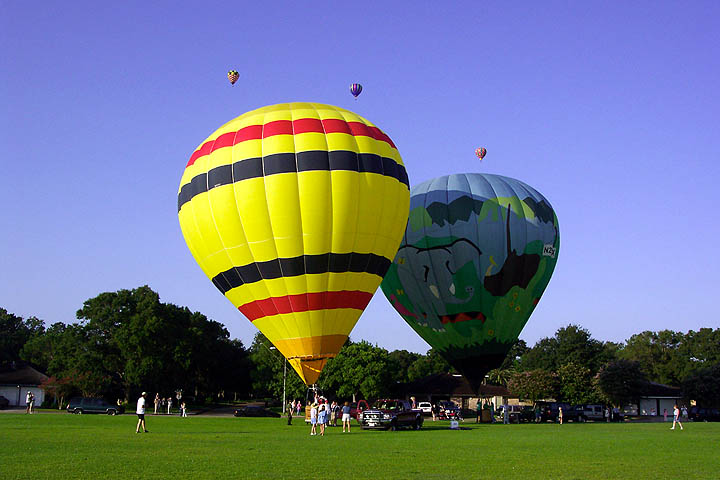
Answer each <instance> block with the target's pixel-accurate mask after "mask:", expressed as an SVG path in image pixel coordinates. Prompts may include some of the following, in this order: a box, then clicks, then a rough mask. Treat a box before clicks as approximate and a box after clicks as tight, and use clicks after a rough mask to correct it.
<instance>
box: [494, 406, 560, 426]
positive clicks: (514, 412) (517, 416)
mask: <svg viewBox="0 0 720 480" xmlns="http://www.w3.org/2000/svg"><path fill="white" fill-rule="evenodd" d="M507 407H508V421H509V422H510V423H520V422H534V421H535V410H534V409H533V407H529V406H525V405H508V406H507ZM564 411H565V410H563V412H564ZM495 415H496V416H498V417H500V418H503V415H505V412H503V407H502V406H500V407H499V408H498V409H497V410H496V411H495Z"/></svg>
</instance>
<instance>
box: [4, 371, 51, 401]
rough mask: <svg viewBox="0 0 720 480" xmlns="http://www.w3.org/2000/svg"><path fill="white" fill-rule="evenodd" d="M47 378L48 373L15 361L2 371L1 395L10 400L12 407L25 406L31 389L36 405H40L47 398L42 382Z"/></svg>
mask: <svg viewBox="0 0 720 480" xmlns="http://www.w3.org/2000/svg"><path fill="white" fill-rule="evenodd" d="M47 378H48V377H47V375H45V374H44V373H41V372H38V371H37V370H35V369H34V368H33V367H31V366H30V365H26V364H22V365H21V364H15V363H13V365H11V366H10V368H9V369H7V370H3V371H0V395H2V396H3V397H5V398H7V399H8V400H9V401H10V406H11V407H13V406H23V407H24V406H25V398H26V395H27V392H28V391H30V392H32V393H33V395H35V406H36V407H39V406H40V405H42V403H43V401H44V400H45V392H44V391H43V389H42V388H40V384H41V383H42V382H44V381H45V380H47Z"/></svg>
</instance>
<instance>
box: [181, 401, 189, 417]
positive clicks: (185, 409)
mask: <svg viewBox="0 0 720 480" xmlns="http://www.w3.org/2000/svg"><path fill="white" fill-rule="evenodd" d="M180 413H181V415H182V416H183V417H187V406H186V405H185V400H183V402H182V403H181V404H180Z"/></svg>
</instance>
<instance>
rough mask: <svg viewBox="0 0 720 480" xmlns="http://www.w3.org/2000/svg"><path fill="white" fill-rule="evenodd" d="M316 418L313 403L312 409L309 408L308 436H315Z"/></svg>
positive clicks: (315, 406)
mask: <svg viewBox="0 0 720 480" xmlns="http://www.w3.org/2000/svg"><path fill="white" fill-rule="evenodd" d="M317 417H318V408H317V403H313V404H312V407H310V425H311V426H310V435H317V428H316V426H317Z"/></svg>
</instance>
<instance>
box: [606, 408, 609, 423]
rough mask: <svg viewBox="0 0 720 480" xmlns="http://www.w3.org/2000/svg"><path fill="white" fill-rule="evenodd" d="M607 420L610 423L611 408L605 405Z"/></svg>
mask: <svg viewBox="0 0 720 480" xmlns="http://www.w3.org/2000/svg"><path fill="white" fill-rule="evenodd" d="M605 421H606V422H608V423H610V408H608V407H605Z"/></svg>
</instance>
